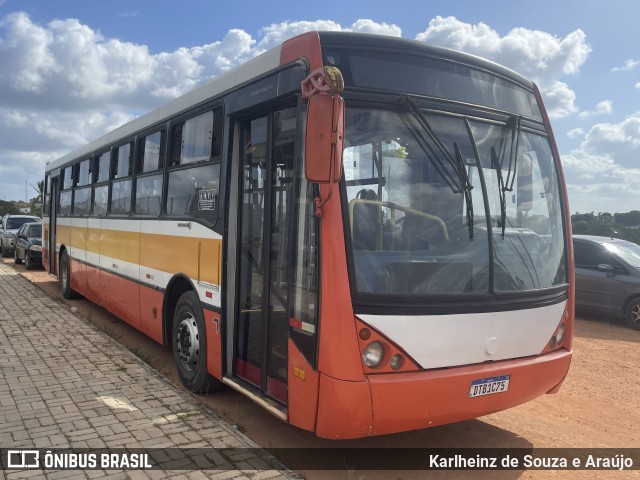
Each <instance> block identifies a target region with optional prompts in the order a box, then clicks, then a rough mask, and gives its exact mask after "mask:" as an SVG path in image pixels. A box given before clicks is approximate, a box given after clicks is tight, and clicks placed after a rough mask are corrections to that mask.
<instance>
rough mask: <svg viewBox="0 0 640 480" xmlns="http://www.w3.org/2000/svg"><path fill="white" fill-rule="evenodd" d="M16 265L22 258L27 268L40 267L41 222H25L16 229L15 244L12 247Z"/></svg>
mask: <svg viewBox="0 0 640 480" xmlns="http://www.w3.org/2000/svg"><path fill="white" fill-rule="evenodd" d="M13 258H14V260H15V262H16V265H20V264H21V263H22V261H23V260H24V266H25V268H26V269H27V270H33V269H34V268H36V267H42V223H41V222H30V223H25V224H24V225H22V227H20V230H18V234H17V238H16V245H15V247H14V249H13Z"/></svg>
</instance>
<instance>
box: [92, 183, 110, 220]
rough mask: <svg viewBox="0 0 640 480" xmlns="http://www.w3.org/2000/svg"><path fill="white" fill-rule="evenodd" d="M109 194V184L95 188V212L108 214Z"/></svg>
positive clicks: (95, 213)
mask: <svg viewBox="0 0 640 480" xmlns="http://www.w3.org/2000/svg"><path fill="white" fill-rule="evenodd" d="M108 195H109V185H102V186H100V187H95V188H94V193H93V214H94V215H106V213H107V197H108Z"/></svg>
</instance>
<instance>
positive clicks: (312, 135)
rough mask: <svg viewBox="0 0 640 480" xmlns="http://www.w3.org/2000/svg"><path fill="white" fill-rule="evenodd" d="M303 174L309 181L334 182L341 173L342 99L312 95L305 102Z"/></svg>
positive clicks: (339, 97)
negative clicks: (305, 130) (306, 103)
mask: <svg viewBox="0 0 640 480" xmlns="http://www.w3.org/2000/svg"><path fill="white" fill-rule="evenodd" d="M306 128H307V132H306V143H305V151H304V159H305V175H306V177H307V180H308V181H309V182H312V183H336V182H338V181H339V180H340V175H341V174H342V146H343V142H344V99H343V98H342V97H341V96H340V95H335V94H334V95H313V96H311V97H310V98H309V101H308V105H307V127H306Z"/></svg>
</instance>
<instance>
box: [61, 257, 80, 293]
mask: <svg viewBox="0 0 640 480" xmlns="http://www.w3.org/2000/svg"><path fill="white" fill-rule="evenodd" d="M58 285H59V287H60V293H61V294H62V296H63V297H64V298H67V299H69V300H71V299H74V298H78V297H80V295H79V294H78V292H76V291H75V290H74V289H72V288H71V263H70V262H69V255H68V254H67V251H66V250H63V251H62V253H61V254H60V271H59V272H58Z"/></svg>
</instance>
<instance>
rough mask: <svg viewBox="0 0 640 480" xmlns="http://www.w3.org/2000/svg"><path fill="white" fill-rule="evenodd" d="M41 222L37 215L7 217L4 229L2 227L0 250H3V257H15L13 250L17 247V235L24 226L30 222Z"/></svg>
mask: <svg viewBox="0 0 640 480" xmlns="http://www.w3.org/2000/svg"><path fill="white" fill-rule="evenodd" d="M41 221H42V220H41V219H40V218H38V217H36V216H35V215H11V214H7V215H5V216H4V218H3V219H2V227H0V248H1V249H2V256H3V257H9V256H11V255H13V249H14V247H15V245H16V234H17V233H18V230H20V227H21V226H22V225H24V224H25V223H29V222H41Z"/></svg>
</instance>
